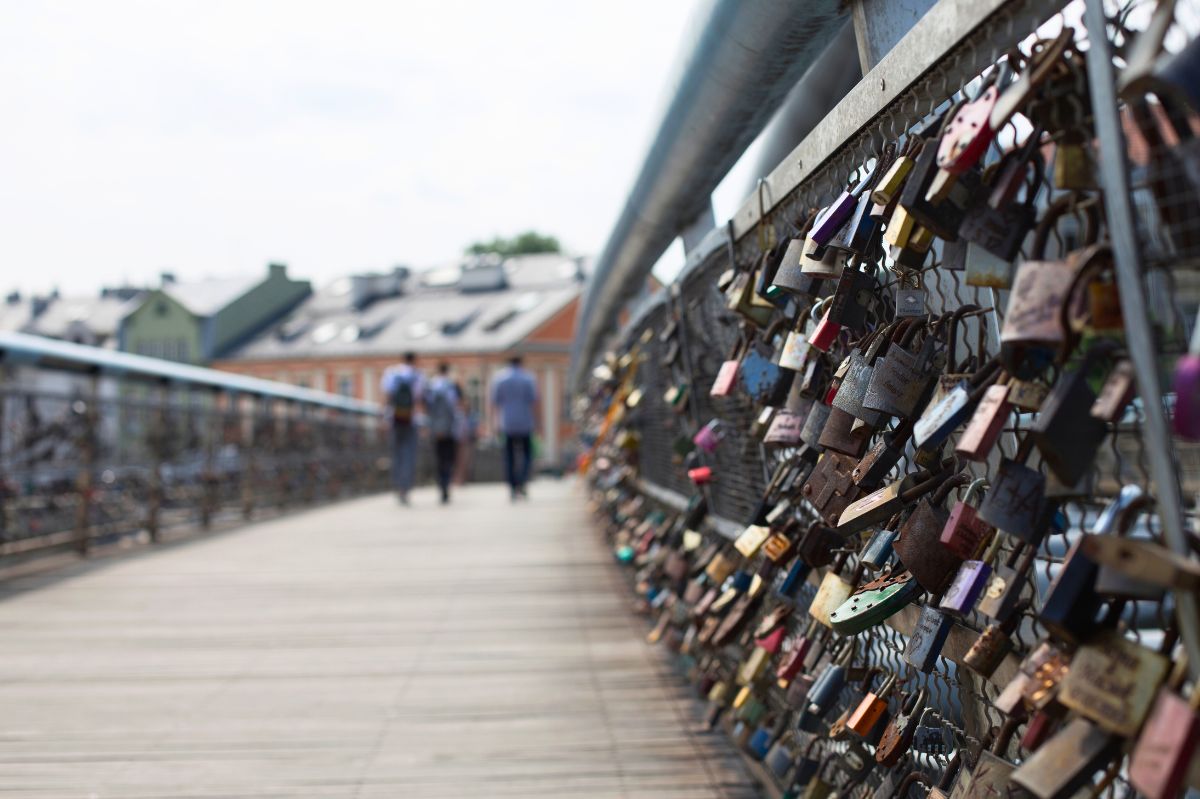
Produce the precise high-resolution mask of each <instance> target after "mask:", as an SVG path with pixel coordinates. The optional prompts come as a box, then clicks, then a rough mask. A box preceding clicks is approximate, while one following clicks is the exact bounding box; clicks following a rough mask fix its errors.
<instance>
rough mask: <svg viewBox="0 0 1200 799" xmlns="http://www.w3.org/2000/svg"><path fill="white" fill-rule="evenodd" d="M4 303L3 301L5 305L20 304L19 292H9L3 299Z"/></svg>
mask: <svg viewBox="0 0 1200 799" xmlns="http://www.w3.org/2000/svg"><path fill="white" fill-rule="evenodd" d="M4 301H5V302H6V303H8V304H9V305H17V304H19V303H20V302H21V292H19V291H10V292H9V293H8V296H7V297H5V298H4Z"/></svg>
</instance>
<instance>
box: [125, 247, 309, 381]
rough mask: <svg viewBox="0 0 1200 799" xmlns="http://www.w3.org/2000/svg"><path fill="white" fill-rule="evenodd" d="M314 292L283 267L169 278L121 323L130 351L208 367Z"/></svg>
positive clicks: (272, 265)
mask: <svg viewBox="0 0 1200 799" xmlns="http://www.w3.org/2000/svg"><path fill="white" fill-rule="evenodd" d="M311 293H312V285H311V284H310V283H309V282H308V281H307V280H293V279H292V278H290V277H288V274H287V267H286V266H285V265H284V264H270V265H268V267H267V273H266V275H265V277H264V276H257V277H233V278H219V279H205V280H197V281H178V280H175V278H174V276H172V275H170V274H164V275H163V279H162V286H161V287H160V288H157V289H154V290H152V291H149V292H147V293H146V294H145V296H144V297H142V298H141V301H140V302H138V303H136V305H135V307H134V308H133V310H131V311H130V312H129V313H127V314H126V315H125V317H124V318H123V319H122V320H121V323H120V329H119V333H118V336H119V342H120V348H121V349H122V350H124V351H125V352H135V353H138V354H139V355H149V356H152V357H155V358H166V359H167V360H171V361H181V362H183V363H196V364H204V363H210V362H211V361H213V360H215V359H217V358H220V357H222V356H223V355H224V354H225V353H227V352H229V351H231V350H233V349H235V348H236V347H238V346H240V345H242V344H244V343H245V342H246V341H247V340H249V339H250V338H251V337H253V336H254V335H256V334H257V333H259V332H261V331H262V330H263V329H264V328H266V327H268V326H269V325H271V324H273V323H275V322H277V321H279V320H280V319H281V318H283V317H284V316H285V315H286V314H288V313H289V312H290V311H291V310H292V309H293V308H294V307H295V306H296V305H297V304H298V303H299V302H300V301H301V300H303V299H305V298H306V297H308V295H309V294H311Z"/></svg>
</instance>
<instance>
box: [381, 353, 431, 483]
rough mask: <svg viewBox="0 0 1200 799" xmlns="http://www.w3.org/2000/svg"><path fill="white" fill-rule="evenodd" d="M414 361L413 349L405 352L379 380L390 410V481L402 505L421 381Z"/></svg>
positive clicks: (412, 474)
mask: <svg viewBox="0 0 1200 799" xmlns="http://www.w3.org/2000/svg"><path fill="white" fill-rule="evenodd" d="M416 364H417V356H416V353H412V352H408V353H405V354H404V362H403V363H400V364H397V365H395V366H389V367H388V368H387V369H386V370H384V373H383V378H382V380H381V381H380V389H381V390H382V393H383V396H384V398H385V399H386V407H387V408H388V409H389V411H390V413H391V425H392V485H393V486H394V487H395V489H396V498H397V499H399V500H400V504H402V505H407V504H408V493H409V492H410V491H412V487H413V482H414V481H415V480H416V474H417V404H418V402H419V400H420V398H421V395H422V390H423V389H424V381H423V380H422V377H421V372H420V371H419V370H418V369H417V365H416Z"/></svg>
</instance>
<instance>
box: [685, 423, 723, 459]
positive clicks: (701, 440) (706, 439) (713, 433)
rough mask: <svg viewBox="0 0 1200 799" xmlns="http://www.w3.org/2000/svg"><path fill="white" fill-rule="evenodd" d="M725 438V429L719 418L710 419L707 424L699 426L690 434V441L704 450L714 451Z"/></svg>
mask: <svg viewBox="0 0 1200 799" xmlns="http://www.w3.org/2000/svg"><path fill="white" fill-rule="evenodd" d="M724 438H725V430H724V428H723V427H722V426H721V421H720V420H719V419H712V420H711V421H709V423H708V424H706V425H704V427H701V428H700V429H699V430H697V431H696V434H695V435H694V436H692V443H693V444H695V445H696V446H697V447H699V448H700V449H702V450H704V451H705V452H709V453H711V452H716V451H717V447H718V446H720V445H721V441H722V440H723V439H724Z"/></svg>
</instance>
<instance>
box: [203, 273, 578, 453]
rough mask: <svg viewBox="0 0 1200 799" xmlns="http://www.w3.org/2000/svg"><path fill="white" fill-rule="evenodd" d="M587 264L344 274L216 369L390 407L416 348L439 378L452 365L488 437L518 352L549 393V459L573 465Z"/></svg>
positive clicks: (545, 425)
mask: <svg viewBox="0 0 1200 799" xmlns="http://www.w3.org/2000/svg"><path fill="white" fill-rule="evenodd" d="M584 268H585V265H584V262H583V260H582V259H578V258H568V257H565V256H561V255H530V256H520V257H515V258H510V259H507V260H506V261H504V262H503V263H501V262H500V261H498V260H494V261H488V260H477V261H474V262H471V263H468V264H464V265H457V264H456V265H453V266H448V267H443V268H437V269H432V270H428V271H424V272H412V271H410V270H408V269H405V268H403V267H400V268H397V269H396V270H394V271H392V272H389V273H383V274H362V275H352V276H350V277H346V278H342V279H339V280H336V281H334V282H333V283H331V284H329V285H328V286H325V287H323V288H321V289H319V290H317V291H315V292H314V293H313V294H312V295H310V296H309V297H308V298H306V299H305V300H304V301H302V302H301V303H299V304H298V305H297V306H296V307H295V308H294V309H293V310H292V311H291V313H289V314H288V315H287V316H286V317H285V318H283V319H282V320H280V321H279V322H277V323H276V324H273V325H271V326H269V327H268V328H267V329H265V330H263V331H262V332H260V333H259V334H258V335H256V336H254V337H253V338H251V339H250V340H249V341H247V342H246V343H245V344H243V345H242V346H240V347H238V348H237V349H236V350H234V351H233V352H232V353H230V354H229V355H228V356H227V357H224V358H221V359H219V360H218V361H216V362H215V363H214V364H213V366H214V367H216V368H218V369H225V370H227V371H232V372H238V373H241V374H248V375H253V376H256V377H263V378H267V379H271V380H281V381H284V382H287V383H291V384H294V385H301V386H306V387H309V388H315V389H321V390H324V391H331V392H334V393H338V394H343V395H346V396H352V397H356V398H358V399H364V400H367V401H380V400H381V397H380V396H379V380H380V376H381V375H382V373H383V370H384V369H385V368H387V367H388V366H390V365H392V364H394V363H396V362H397V361H398V360H399V359H400V357H401V355H402V354H403V353H405V352H408V351H412V352H415V353H417V355H418V357H419V358H420V359H421V363H420V366H421V367H422V368H423V369H425V370H426V371H427V372H428V371H432V370H433V368H434V367H435V365H436V363H437V362H438V361H442V360H445V361H448V362H449V363H450V364H451V366H452V369H453V373H454V375H455V377H456V379H457V380H458V381H459V382H460V383H461V385H462V386H463V388H464V391H465V393H466V396H467V400H468V402H469V404H470V406H471V408H472V410H473V411H474V412H475V413H476V414H478V418H479V419H480V422H481V435H482V436H483V437H487V436H489V435H491V433H492V431H491V430H490V429H489V422H490V408H489V407H488V402H487V387H488V385H489V383H490V381H491V378H492V376H493V374H495V372H497V371H498V370H499V369H501V368H503V367H504V366H505V365H506V363H507V361H508V359H509V358H510V357H511V356H512V355H513V354H516V353H520V354H521V355H523V356H524V359H525V365H526V367H527V368H528V369H530V371H532V372H533V374H534V375H535V376H536V377H537V381H538V387H539V389H540V394H541V397H542V403H541V419H540V429H539V431H538V435H539V439H540V444H541V462H542V463H543V464H545V465H561V464H563V463H564V462H565V461H566V460H567V459H569V457H570V453H569V452H566V451H565V450H564V443H566V442H569V441H570V440H571V438H572V436H573V434H574V428H573V426H572V423H571V420H570V416H569V408H568V405H569V403H568V401H567V387H566V382H567V373H568V362H569V359H570V349H571V341H572V338H573V336H574V333H575V314H576V310H577V306H578V304H579V298H580V295H581V294H582V291H583V287H584V278H585V271H584Z"/></svg>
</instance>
